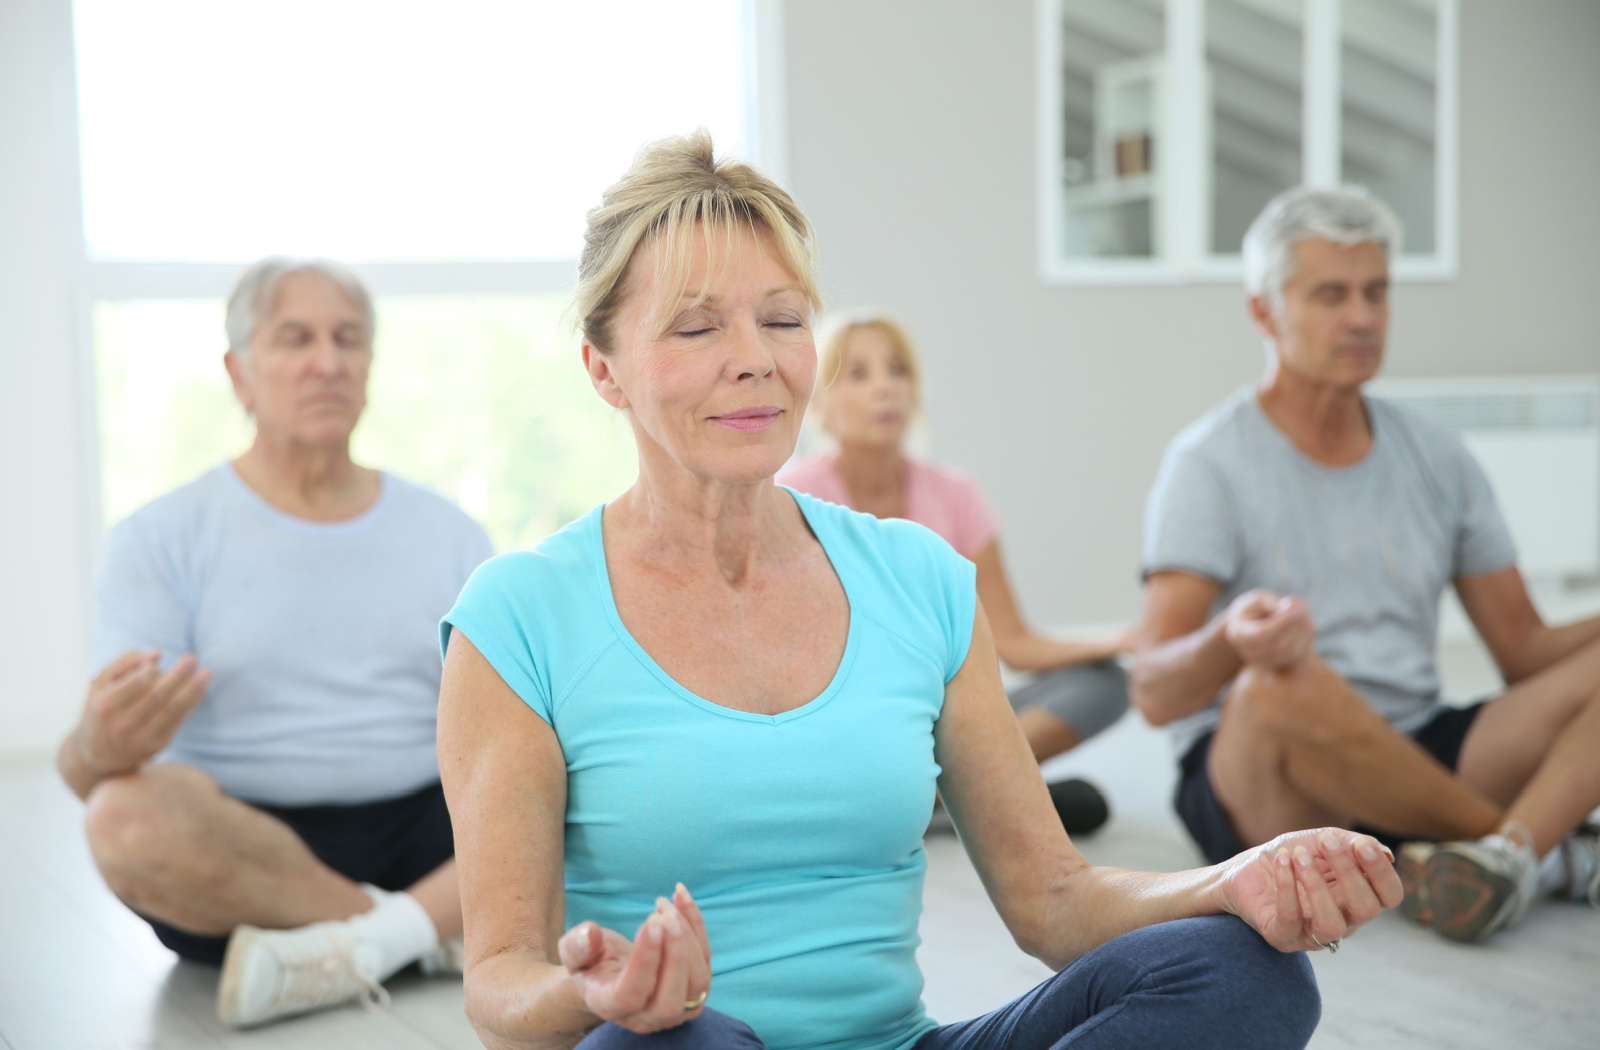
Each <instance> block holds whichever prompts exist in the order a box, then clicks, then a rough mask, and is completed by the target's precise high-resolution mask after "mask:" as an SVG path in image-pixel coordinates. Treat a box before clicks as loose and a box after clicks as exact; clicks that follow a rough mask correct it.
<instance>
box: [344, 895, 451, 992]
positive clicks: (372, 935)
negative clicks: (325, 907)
mask: <svg viewBox="0 0 1600 1050" xmlns="http://www.w3.org/2000/svg"><path fill="white" fill-rule="evenodd" d="M361 888H362V889H363V890H365V891H366V893H367V896H369V897H371V898H372V910H371V911H368V912H363V913H361V914H360V915H356V916H353V917H351V918H349V919H346V920H345V924H346V925H347V926H349V927H350V938H351V940H352V941H353V942H354V943H355V953H356V965H358V966H360V967H361V969H362V970H364V971H365V972H366V973H367V975H368V976H370V977H371V978H372V979H373V980H376V981H386V980H388V979H389V977H390V976H392V975H393V974H394V973H395V972H396V971H397V970H399V969H400V968H401V967H403V966H406V965H408V964H410V963H414V962H416V961H417V960H418V959H420V958H422V957H423V956H424V955H426V954H427V953H428V952H430V951H432V950H433V949H435V948H437V947H438V946H439V931H438V930H436V929H434V927H433V920H432V919H430V918H428V913H427V912H426V911H424V910H423V908H422V905H420V904H418V903H417V899H416V898H415V897H413V896H411V894H409V893H390V892H388V891H387V890H380V889H378V887H376V886H362V887H361Z"/></svg>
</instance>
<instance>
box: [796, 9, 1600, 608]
mask: <svg viewBox="0 0 1600 1050" xmlns="http://www.w3.org/2000/svg"><path fill="white" fill-rule="evenodd" d="M1033 19H1034V5H1033V0H987V2H985V3H972V2H970V0H924V2H922V3H918V4H915V5H911V4H905V3H902V2H897V0H801V2H796V3H790V4H788V5H787V18H786V36H787V58H786V60H787V65H788V73H789V76H788V107H789V128H790V142H789V156H790V177H791V181H792V184H793V187H794V189H795V191H796V193H797V194H798V196H799V198H800V200H801V202H802V204H804V206H805V207H806V209H807V211H808V212H809V214H810V215H811V217H812V219H813V220H814V221H815V222H816V224H817V227H818V231H819V235H820V239H821V250H822V261H823V276H824V292H825V294H826V295H827V297H828V299H829V301H830V302H831V303H833V304H835V305H838V306H850V305H854V304H860V303H866V302H871V303H877V304H879V305H883V306H886V307H888V308H890V309H892V310H894V311H896V312H897V313H899V314H900V315H902V316H903V317H904V318H905V319H906V320H907V321H908V322H909V324H910V326H911V328H912V331H913V332H914V333H915V334H916V335H917V336H918V338H919V342H920V345H921V348H922V351H923V354H924V356H925V357H926V359H927V360H926V366H927V374H928V376H929V379H928V399H927V400H928V407H929V415H930V423H931V435H932V451H933V453H934V454H935V455H936V456H937V457H939V458H942V459H947V460H950V461H953V462H955V463H957V464H960V465H961V466H964V467H966V468H967V469H969V470H972V471H974V472H975V473H976V474H977V475H978V477H979V478H980V479H981V480H982V482H983V483H984V485H985V487H986V488H987V489H988V491H989V494H990V496H991V498H992V499H993V501H994V502H995V504H996V506H997V509H998V510H999V513H1000V516H1001V519H1002V521H1003V523H1004V532H1003V538H1004V541H1005V547H1006V554H1007V559H1008V561H1009V563H1010V567H1011V571H1012V576H1013V578H1014V581H1015V582H1016V584H1017V586H1018V589H1019V590H1020V592H1021V597H1022V600H1023V603H1024V606H1025V608H1026V609H1027V611H1028V612H1029V613H1030V614H1031V616H1032V617H1033V618H1034V619H1036V620H1037V621H1040V622H1042V623H1050V624H1060V623H1103V622H1106V621H1113V620H1118V619H1128V618H1132V617H1133V616H1134V615H1135V614H1136V611H1137V607H1138V599H1139V588H1138V582H1137V578H1136V573H1137V567H1138V560H1139V536H1140V518H1141V514H1142V510H1143V503H1144V496H1145V492H1146V490H1147V488H1148V485H1149V483H1150V480H1151V478H1152V476H1153V475H1154V472H1155V469H1156V465H1157V463H1158V462H1159V460H1160V455H1161V451H1162V449H1163V447H1164V446H1165V444H1166V442H1167V440H1168V439H1169V438H1170V437H1171V436H1172V434H1173V433H1174V432H1175V431H1177V430H1178V429H1179V428H1180V427H1181V426H1183V425H1184V424H1185V423H1187V422H1188V421H1190V420H1192V419H1194V418H1195V417H1196V416H1198V415H1199V414H1201V413H1202V412H1203V411H1204V410H1205V409H1206V408H1208V407H1209V406H1210V405H1212V404H1214V403H1215V402H1216V401H1217V400H1219V399H1220V398H1222V397H1223V396H1224V395H1225V394H1226V393H1227V392H1228V391H1230V390H1231V389H1233V388H1235V387H1237V386H1239V385H1241V384H1244V383H1246V382H1249V381H1250V380H1251V379H1253V378H1254V377H1255V376H1256V374H1257V372H1258V371H1259V369H1260V367H1261V362H1262V352H1261V349H1260V345H1259V342H1258V341H1257V339H1256V338H1255V337H1254V335H1253V333H1252V330H1251V329H1250V327H1249V326H1248V324H1247V322H1246V320H1245V314H1244V304H1243V299H1242V295H1241V293H1240V292H1239V291H1238V290H1236V289H1235V288H1233V287H1228V286H1222V285H1209V286H1196V287H1183V288H1059V287H1044V286H1042V285H1041V284H1040V283H1039V281H1038V279H1037V277H1036V275H1035V269H1034V266H1035V262H1034V260H1035V258H1036V257H1037V251H1036V248H1035V236H1036V232H1035V225H1036V221H1037V216H1036V214H1035V206H1034V201H1035V196H1036V195H1035V187H1034V181H1033V180H1034V171H1035V155H1034V99H1033V91H1034V83H1035V78H1034V39H1033V30H1034V21H1033ZM1461 23H1462V24H1461V30H1462V53H1461V69H1462V74H1461V77H1462V82H1461V114H1462V118H1461V119H1462V126H1461V162H1462V163H1461V211H1462V216H1461V273H1460V277H1459V279H1457V280H1454V281H1451V282H1448V283H1443V284H1412V285H1407V286H1403V287H1401V288H1400V289H1399V290H1398V291H1397V292H1396V294H1395V320H1394V325H1393V331H1392V338H1391V349H1390V362H1391V364H1390V374H1394V375H1474V374H1505V373H1572V372H1596V371H1600V334H1597V333H1600V325H1597V321H1600V294H1597V293H1600V201H1597V198H1596V194H1595V191H1594V185H1595V178H1596V173H1600V61H1596V57H1595V56H1596V55H1600V4H1596V3H1594V2H1593V0H1529V2H1527V3H1518V4H1507V3H1503V2H1499V0H1463V3H1462V14H1461Z"/></svg>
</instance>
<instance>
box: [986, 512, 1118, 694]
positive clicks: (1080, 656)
mask: <svg viewBox="0 0 1600 1050" xmlns="http://www.w3.org/2000/svg"><path fill="white" fill-rule="evenodd" d="M972 561H973V564H975V565H976V566H977V567H978V599H979V600H980V601H982V602H983V607H984V608H985V609H987V610H989V624H990V627H991V629H992V630H993V632H994V647H995V651H996V652H997V653H998V654H999V656H1000V659H1001V660H1003V661H1005V665H1006V666H1007V667H1009V668H1011V669H1012V670H1013V671H1053V670H1055V669H1056V668H1058V667H1072V666H1074V665H1077V664H1092V663H1099V662H1100V661H1101V660H1109V659H1111V658H1112V657H1114V656H1116V655H1117V653H1119V652H1121V651H1122V650H1123V649H1126V648H1127V645H1126V644H1125V643H1124V641H1123V640H1122V639H1117V638H1109V639H1104V640H1099V641H1073V640H1071V639H1066V638H1046V637H1045V636H1043V635H1040V634H1035V633H1033V631H1031V630H1029V628H1028V625H1027V623H1026V622H1024V621H1023V619H1022V613H1021V612H1020V611H1019V610H1018V609H1017V602H1016V598H1015V597H1014V596H1013V595H1012V593H1011V582H1010V580H1009V579H1007V577H1006V568H1005V563H1004V562H1003V561H1002V560H1001V558H1000V541H999V540H995V541H993V542H992V543H990V544H989V545H988V546H987V547H985V548H983V550H981V551H979V552H978V553H977V554H975V555H974V556H973V558H972Z"/></svg>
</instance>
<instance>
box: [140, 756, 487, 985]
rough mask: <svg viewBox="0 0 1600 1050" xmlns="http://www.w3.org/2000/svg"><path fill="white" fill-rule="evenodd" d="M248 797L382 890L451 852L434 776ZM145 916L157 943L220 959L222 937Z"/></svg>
mask: <svg viewBox="0 0 1600 1050" xmlns="http://www.w3.org/2000/svg"><path fill="white" fill-rule="evenodd" d="M250 805H252V806H255V808H257V809H259V810H261V811H262V812H263V813H270V814H272V815H273V816H274V817H277V818H278V819H279V820H281V821H283V822H284V823H285V824H287V825H289V827H290V828H291V829H293V831H294V833H295V834H296V835H299V836H300V838H301V840H302V841H304V842H305V844H306V845H307V846H308V847H310V849H311V852H312V853H314V854H316V856H317V859H318V860H320V861H322V863H324V864H326V865H327V866H328V867H330V868H332V869H333V870H334V871H337V872H338V873H339V874H341V875H343V876H345V877H346V878H349V879H353V880H355V881H356V882H363V883H371V884H372V885H374V886H376V887H378V888H379V889H383V890H403V889H405V888H407V887H408V886H412V885H415V884H416V883H417V882H419V881H421V880H422V878H423V877H424V876H426V875H427V874H428V873H430V872H432V871H433V870H434V869H435V868H437V867H438V866H439V865H441V864H443V863H444V862H445V861H447V860H449V859H450V858H451V857H453V856H455V853H456V847H455V836H454V834H453V833H452V831H451V828H450V811H449V810H448V809H447V808H445V804H444V788H442V787H441V786H440V785H439V784H438V783H434V784H431V785H429V786H428V787H425V788H423V789H422V790H421V791H415V792H412V793H411V794H409V795H402V796H400V797H399V798H386V799H381V800H379V801H377V802H363V803H361V804H359V805H355V806H263V805H260V804H259V803H255V802H252V803H250ZM143 918H144V920H145V921H146V922H148V923H149V924H150V927H151V929H153V930H155V931H156V937H158V938H159V939H160V940H161V943H162V944H164V945H166V946H167V947H168V948H171V949H172V950H173V951H175V952H177V953H178V954H179V955H181V956H182V957H183V958H185V959H193V960H194V961H195V962H203V963H210V964H212V965H213V966H220V965H222V956H223V953H224V951H226V950H227V947H228V938H227V937H225V936H224V937H215V936H211V935H209V934H200V933H189V932H188V931H186V930H180V929H177V928H176V927H173V926H168V925H167V924H166V923H164V922H160V921H158V920H156V919H152V918H150V917H149V916H143Z"/></svg>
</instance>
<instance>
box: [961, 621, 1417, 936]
mask: <svg viewBox="0 0 1600 1050" xmlns="http://www.w3.org/2000/svg"><path fill="white" fill-rule="evenodd" d="M934 746H935V751H936V755H937V758H938V762H939V765H940V766H941V767H942V769H943V770H944V772H943V774H942V775H941V776H940V778H939V789H940V793H941V795H942V797H943V798H944V803H945V805H946V807H948V808H949V810H950V816H951V818H952V819H953V820H954V821H955V824H956V827H957V828H958V829H959V830H960V832H961V838H962V842H963V843H964V844H965V845H966V848H967V852H968V854H969V855H970V856H971V857H972V861H973V864H974V866H976V868H977V870H978V874H979V876H980V877H981V878H982V879H983V884H984V886H985V888H986V889H987V890H988V891H989V896H990V897H991V898H992V899H993V901H994V903H995V906H996V908H997V909H998V910H999V912H1000V916H1001V918H1002V919H1004V920H1005V923H1006V926H1007V928H1008V929H1010V931H1011V933H1012V936H1013V937H1014V938H1015V939H1016V941H1017V943H1018V945H1019V946H1021V947H1022V949H1023V950H1024V951H1027V952H1028V953H1029V954H1031V955H1034V956H1036V957H1038V958H1039V959H1042V960H1043V961H1044V962H1045V963H1047V964H1048V965H1050V966H1053V967H1060V966H1063V965H1065V964H1066V963H1068V962H1070V961H1072V960H1073V959H1075V958H1077V957H1078V956H1080V955H1082V954H1084V953H1085V952H1087V951H1089V950H1091V949H1093V948H1095V947H1097V946H1098V945H1100V944H1103V943H1105V942H1106V941H1109V940H1111V939H1112V938H1114V937H1117V936H1119V935H1121V934H1123V933H1127V932H1128V931H1130V930H1135V929H1138V928H1140V927H1143V926H1149V925H1152V924H1154V923H1158V922H1166V921H1169V920H1172V919H1180V918H1187V917H1190V916H1196V915H1209V914H1216V913H1220V912H1231V913H1233V914H1237V915H1239V916H1240V917H1241V918H1243V919H1244V920H1245V921H1246V922H1248V923H1250V925H1251V926H1253V927H1254V928H1255V929H1257V930H1258V931H1260V932H1261V934H1262V935H1263V936H1264V937H1265V938H1266V939H1267V940H1268V941H1269V943H1271V944H1273V945H1274V946H1276V947H1278V948H1280V949H1283V950H1300V949H1304V948H1308V947H1312V946H1314V942H1313V940H1312V936H1313V935H1315V936H1316V937H1318V938H1320V939H1321V941H1322V942H1324V943H1326V942H1328V941H1330V940H1332V939H1334V938H1338V937H1342V936H1344V935H1345V934H1346V933H1348V932H1350V931H1351V930H1353V929H1355V928H1356V927H1358V926H1360V925H1362V924H1363V923H1365V922H1367V921H1368V920H1370V919H1371V918H1372V917H1373V916H1375V915H1376V914H1377V913H1378V912H1379V911H1381V910H1382V909H1383V908H1387V907H1393V906H1394V905H1395V904H1398V903H1399V900H1400V880H1399V877H1398V876H1396V875H1395V873H1394V869H1393V867H1392V866H1391V865H1390V863H1389V860H1388V858H1387V857H1386V856H1385V855H1384V854H1383V853H1381V852H1379V850H1381V847H1379V846H1377V844H1376V843H1374V842H1373V841H1372V840H1371V839H1370V838H1369V837H1368V836H1364V835H1355V834H1353V833H1351V832H1348V831H1342V830H1335V831H1331V832H1329V834H1328V836H1327V837H1324V835H1323V833H1322V831H1321V830H1313V831H1305V832H1297V833H1295V834H1294V835H1290V836H1284V837H1283V838H1282V839H1280V840H1277V841H1275V842H1273V843H1269V844H1268V845H1267V846H1264V847H1258V848H1257V849H1255V850H1247V851H1246V852H1245V853H1242V854H1240V855H1239V857H1236V858H1234V859H1233V860H1231V861H1228V862H1226V863H1224V864H1220V865H1215V866H1213V867H1210V868H1200V869H1196V870H1194V871H1184V872H1174V873H1171V874H1147V873H1141V872H1129V871H1121V870H1118V869H1112V868H1096V867H1093V866H1091V865H1090V864H1089V862H1088V861H1087V860H1085V859H1084V857H1083V855H1082V854H1080V853H1079V852H1078V850H1077V848H1076V847H1075V846H1073V845H1072V842H1071V841H1070V840H1069V839H1068V837H1067V835H1066V833H1065V832H1064V831H1063V830H1062V827H1061V821H1060V818H1058V817H1057V816H1056V814H1055V810H1054V808H1053V807H1052V806H1051V804H1050V799H1049V795H1048V793H1047V792H1046V790H1045V787H1044V782H1043V780H1042V779H1041V778H1040V776H1039V771H1038V767H1037V765H1036V764H1035V762H1034V761H1033V756H1032V754H1031V752H1030V751H1029V750H1028V746H1027V743H1026V742H1025V741H1024V739H1023V737H1022V733H1021V731H1020V730H1019V729H1018V727H1017V723H1016V719H1015V718H1014V717H1013V716H1012V713H1011V708H1010V704H1009V703H1008V702H1007V701H1006V698H1005V692H1004V690H1003V689H1002V687H1001V684H1000V676H999V671H998V668H997V666H996V663H995V655H994V646H993V642H992V641H991V639H990V634H989V628H988V623H987V620H986V617H985V616H984V613H983V609H982V606H981V604H980V606H979V610H978V615H977V616H976V618H975V622H974V624H973V634H972V646H971V649H970V651H969V652H968V654H967V659H966V662H965V663H964V664H963V665H962V668H961V670H960V671H959V672H957V674H956V676H955V677H954V678H953V679H951V680H950V683H949V685H948V686H946V689H945V702H944V709H943V712H942V713H941V715H940V718H939V722H938V725H937V726H936V728H935V731H934ZM1369 854H1370V855H1369ZM1325 873H1331V874H1332V875H1333V876H1335V878H1334V879H1332V880H1331V882H1332V883H1334V884H1336V889H1330V880H1328V879H1325V877H1324V876H1325ZM1301 894H1304V897H1303V899H1304V901H1305V902H1306V910H1305V911H1304V912H1302V909H1301V904H1300V901H1301V899H1302V898H1301V897H1300V895H1301Z"/></svg>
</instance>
